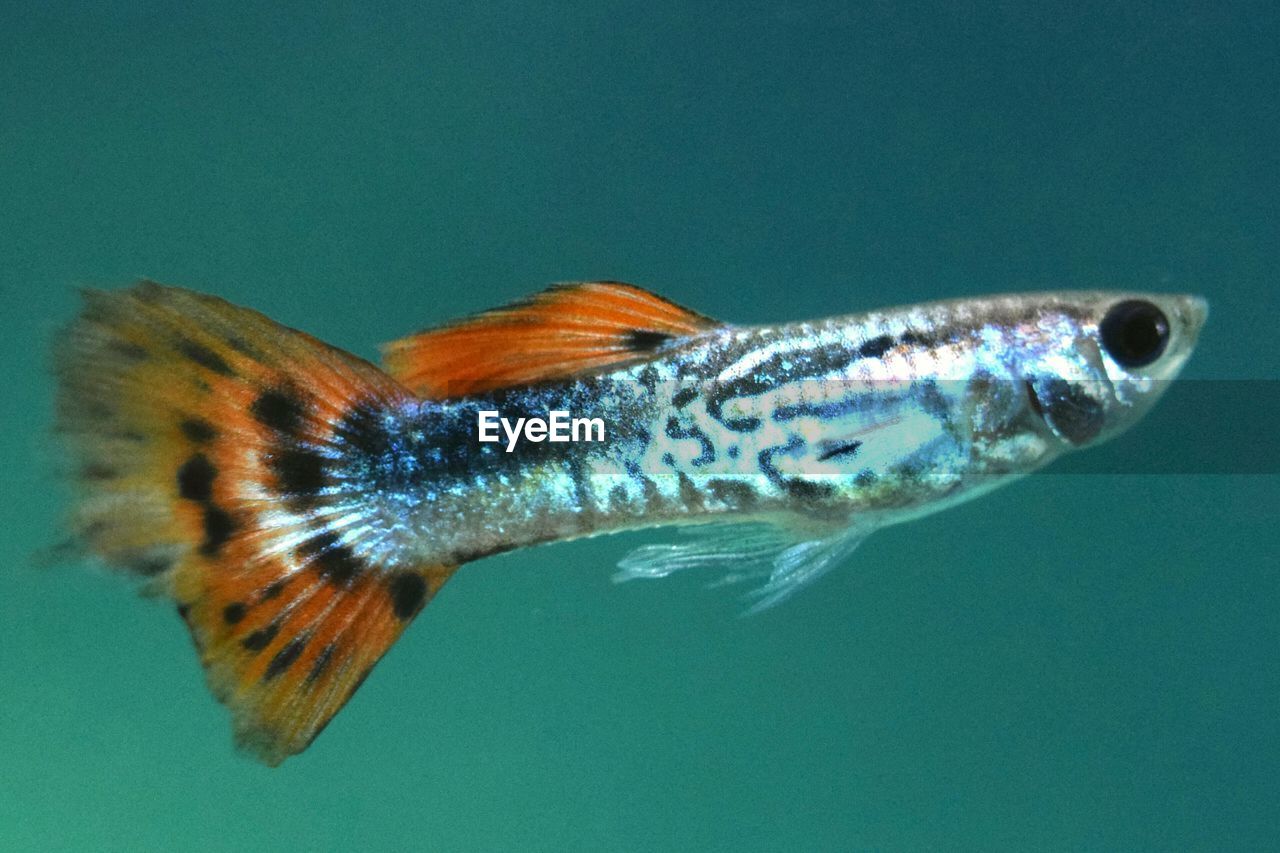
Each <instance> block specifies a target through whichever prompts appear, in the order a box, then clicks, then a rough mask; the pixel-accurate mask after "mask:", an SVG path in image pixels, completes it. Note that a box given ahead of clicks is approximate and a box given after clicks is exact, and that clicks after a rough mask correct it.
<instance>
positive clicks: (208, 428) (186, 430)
mask: <svg viewBox="0 0 1280 853" xmlns="http://www.w3.org/2000/svg"><path fill="white" fill-rule="evenodd" d="M179 428H180V429H181V430H182V434H183V435H185V436H186V437H187V438H188V439H190V440H191V441H194V442H195V443H196V444H207V443H209V442H210V441H213V440H214V439H215V438H217V437H218V431H217V430H216V429H214V428H213V425H212V424H210V423H209V422H208V421H206V420H203V419H201V418H187V419H186V420H184V421H183V422H182V423H181V424H179Z"/></svg>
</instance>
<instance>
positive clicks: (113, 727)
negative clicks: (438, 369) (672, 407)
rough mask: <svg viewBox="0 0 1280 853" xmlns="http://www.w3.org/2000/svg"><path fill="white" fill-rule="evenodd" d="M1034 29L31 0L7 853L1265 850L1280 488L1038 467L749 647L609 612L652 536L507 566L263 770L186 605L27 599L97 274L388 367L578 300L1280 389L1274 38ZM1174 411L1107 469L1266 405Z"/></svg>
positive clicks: (695, 9) (1183, 24)
mask: <svg viewBox="0 0 1280 853" xmlns="http://www.w3.org/2000/svg"><path fill="white" fill-rule="evenodd" d="M263 5H264V6H265V4H263ZM1044 5H1045V4H1037V5H1036V7H1035V10H1034V11H1033V10H1032V6H1031V4H1027V7H1026V8H1022V9H1020V8H1018V7H1017V6H1016V5H1010V4H1002V5H1000V6H998V7H991V8H980V7H975V6H973V5H971V4H952V3H932V4H897V3H875V4H860V3H837V2H832V3H785V4H784V3H757V2H752V3H731V4H720V3H685V4H658V5H656V6H655V5H654V4H650V3H634V4H619V3H601V2H594V3H580V4H567V3H565V4H536V3H512V2H493V3H468V4H406V5H382V6H380V7H379V8H378V9H377V10H372V11H371V10H369V9H366V8H364V7H362V6H360V5H357V4H351V5H349V6H340V5H337V4H325V5H324V8H322V9H310V10H308V11H302V9H301V8H299V10H296V11H293V12H287V11H264V10H263V9H254V8H251V7H248V6H241V5H231V4H227V5H223V4H218V5H211V6H203V7H201V8H199V9H194V10H192V9H186V8H183V9H180V8H179V7H178V6H172V7H169V6H166V5H163V4H91V5H90V4H86V5H84V6H83V7H79V8H76V7H74V5H62V6H61V7H60V8H59V9H57V10H55V9H53V8H46V7H45V6H39V7H38V6H37V4H7V5H6V6H5V7H4V8H3V10H0V309H2V314H3V323H4V335H3V336H0V347H2V348H3V364H5V365H6V366H7V370H6V372H5V380H6V381H5V390H4V395H3V399H4V404H3V405H4V409H3V422H4V427H5V428H4V429H3V430H2V431H0V448H2V452H3V459H4V460H5V468H4V474H3V489H4V493H3V500H0V513H2V515H0V564H2V565H3V571H0V684H3V688H2V692H0V849H3V850H27V849H32V850H35V849H41V850H43V849H82V850H99V849H112V850H138V849H163V850H173V849H193V850H194V849H209V850H251V849H278V850H287V849H305V850H325V849H330V850H350V849H367V850H379V849H404V848H409V849H415V848H425V849H442V850H535V849H543V850H735V851H737V850H782V849H787V850H846V849H880V850H917V849H925V848H934V849H972V850H1029V849H1046V850H1082V849H1089V850H1124V851H1128V850H1190V849H1203V850H1225V849H1239V850H1260V849H1268V848H1272V849H1274V847H1275V845H1276V838H1278V837H1280V807H1277V803H1278V802H1280V783H1278V782H1277V779H1280V725H1278V724H1277V711H1278V710H1280V665H1278V660H1280V632H1278V631H1277V627H1276V624H1277V614H1280V583H1278V581H1277V570H1276V563H1277V560H1276V557H1277V553H1278V551H1280V548H1278V547H1277V546H1278V545H1280V532H1278V531H1280V525H1277V522H1276V512H1277V508H1278V507H1280V500H1278V498H1280V488H1278V485H1277V477H1276V476H1274V475H1271V476H1242V475H1217V476H1214V475H1197V476H1175V475H1159V476H1156V475H1151V476H1133V475H1126V476H1104V475H1096V474H1095V475H1087V476H1085V475H1076V476H1051V475H1046V476H1038V477H1033V478H1030V479H1029V480H1027V481H1024V482H1021V483H1018V484H1016V485H1013V486H1011V487H1009V488H1008V489H1005V490H1003V491H1000V492H997V493H995V494H993V495H991V496H989V497H987V498H985V499H983V500H980V501H977V502H974V503H972V504H969V505H966V506H963V507H960V508H958V509H955V510H953V511H950V512H947V513H945V514H942V515H940V516H937V517H934V518H931V519H926V520H924V521H921V522H917V523H915V524H912V525H909V526H904V527H901V528H895V529H892V530H888V531H885V532H882V533H880V534H878V535H876V536H874V537H873V538H872V539H871V540H870V541H869V542H868V544H867V545H866V546H864V548H863V549H862V550H861V551H859V552H858V553H857V554H856V555H855V556H854V558H852V559H851V560H850V563H849V565H848V566H846V567H843V568H842V569H841V570H839V571H838V572H835V573H833V574H832V575H830V576H829V577H828V578H826V579H824V580H823V581H822V582H821V583H819V584H818V585H816V586H815V587H813V588H812V589H809V590H807V591H805V592H804V593H803V594H802V595H800V596H798V597H797V598H796V599H795V600H793V601H791V602H789V603H788V604H786V605H785V606H783V607H781V608H779V609H776V610H773V611H770V612H768V613H766V614H764V615H762V616H758V617H754V618H750V619H741V618H739V613H740V612H741V610H742V604H741V602H740V601H738V600H737V599H736V598H735V597H734V595H733V594H731V593H730V592H729V591H728V590H706V589H704V588H703V586H702V584H701V582H700V580H699V579H698V578H673V579H671V580H669V581H666V582H662V583H652V584H642V583H636V584H631V585H626V586H621V587H615V586H614V585H613V584H611V582H610V580H609V576H610V573H611V567H612V565H613V564H614V562H615V561H616V560H617V559H618V557H620V556H621V555H622V554H623V553H625V552H626V551H627V550H629V548H631V547H634V546H635V545H637V544H641V543H643V542H649V541H659V535H660V534H657V533H654V534H644V535H639V534H637V535H629V536H625V537H617V538H612V539H599V540H592V541H588V542H582V543H575V544H568V545H557V546H551V547H546V548H540V549H536V550H532V551H526V552H519V553H515V554H509V555H505V556H502V557H497V558H492V559H489V560H485V561H482V562H480V563H478V564H475V565H472V566H468V567H467V568H466V569H465V570H464V571H462V572H460V573H459V574H458V576H457V578H456V579H455V580H454V581H453V582H451V584H450V585H449V586H448V587H447V588H446V589H445V591H444V592H443V593H442V594H441V595H440V597H439V598H438V599H437V600H436V601H435V602H434V603H432V605H431V606H430V608H429V609H428V610H427V611H426V612H425V613H424V614H423V616H422V617H421V618H420V619H419V620H418V621H417V622H416V623H415V624H414V626H413V627H412V628H411V630H410V631H409V632H408V633H407V634H406V636H405V637H404V638H403V640H402V641H401V642H400V643H399V644H397V646H396V647H395V648H394V649H393V650H392V652H391V653H390V654H389V655H388V657H387V658H386V660H385V661H384V662H383V663H382V664H381V665H380V666H379V668H378V670H377V672H376V673H375V674H374V676H373V677H372V678H370V680H369V682H368V683H367V684H366V685H365V686H364V687H363V688H362V690H361V691H360V693H359V694H358V695H357V696H356V698H355V699H354V700H353V701H352V703H351V705H350V706H349V707H348V708H347V709H346V710H345V711H343V712H342V714H340V715H339V717H338V718H337V719H336V721H335V722H334V724H333V725H332V726H331V727H330V728H329V729H328V730H327V731H326V732H325V734H324V735H323V736H322V737H321V738H320V739H319V740H318V741H317V742H316V744H315V745H314V746H313V747H312V749H310V750H309V751H308V752H306V753H304V754H303V755H301V756H299V757H297V758H294V759H292V760H290V761H288V762H287V763H286V764H285V765H284V766H282V767H281V768H279V769H276V770H269V769H266V768H264V767H261V766H259V765H257V764H254V763H252V762H250V761H249V760H247V759H245V758H243V757H242V756H240V755H238V754H237V753H235V752H234V750H233V749H232V747H231V745H230V738H229V731H228V725H227V719H226V714H225V712H224V710H223V709H222V708H221V707H219V706H218V705H217V704H216V703H215V702H214V701H213V700H212V699H211V698H210V697H209V695H208V694H207V693H206V691H205V688H204V685H203V680H202V676H201V674H200V672H199V668H198V666H197V665H196V662H195V655H194V652H193V651H192V650H191V648H190V647H189V642H188V639H187V637H186V635H185V631H184V629H183V628H182V626H181V625H180V623H179V620H178V618H177V616H176V615H175V614H174V613H173V611H172V608H170V607H168V606H161V605H160V604H158V603H155V602H149V601H145V600H141V599H139V598H138V597H136V595H135V594H134V592H133V590H132V589H131V587H130V584H129V583H127V582H126V581H124V580H123V579H122V578H119V577H116V576H112V575H109V574H107V573H105V572H103V571H100V570H98V569H96V568H93V567H91V566H86V565H59V566H55V567H51V568H38V567H35V566H33V565H32V560H31V555H32V553H33V552H35V551H37V550H38V549H40V548H42V547H44V546H46V545H49V544H50V543H52V542H55V541H56V540H57V538H58V537H59V535H60V528H59V518H60V513H61V512H62V511H63V510H64V509H65V507H66V505H67V499H68V488H67V486H66V484H65V483H64V482H63V480H62V479H61V477H60V476H59V471H60V470H61V468H62V466H63V460H62V458H61V456H60V455H59V453H58V452H57V448H56V447H54V446H52V445H51V441H50V438H49V434H48V424H49V420H50V409H51V397H52V390H53V389H52V382H51V379H50V378H49V376H48V374H47V370H46V366H45V365H46V362H47V351H48V346H49V341H50V339H51V337H52V335H53V334H54V331H55V329H56V328H57V327H58V326H60V325H61V324H63V323H65V322H66V321H67V320H68V319H69V318H70V317H71V316H72V315H73V313H74V311H75V310H76V304H77V298H76V295H75V288H76V287H77V286H79V285H84V284H94V285H102V286H115V285H118V284H123V283H127V282H129V281H131V280H133V279H135V278H137V277H140V276H149V277H153V278H156V279H159V280H162V281H167V282H172V283H177V284H185V285H188V286H192V287H197V288H200V289H204V290H208V291H211V292H215V293H217V294H219V295H222V296H225V297H226V298H228V299H231V300H233V301H236V302H240V303H244V304H248V305H251V306H253V307H255V308H258V309H260V310H263V311H265V312H266V313H268V314H269V315H271V316H273V317H275V318H277V319H280V320H281V321H283V322H285V323H287V324H289V325H292V326H296V327H300V328H303V329H306V330H308V331H310V332H312V333H314V334H316V335H319V336H320V337H322V338H324V339H326V340H329V341H331V342H333V343H336V344H338V345H340V346H343V347H346V348H348V349H351V350H353V351H354V352H357V353H360V354H362V355H366V356H372V355H373V354H374V353H375V351H376V350H375V347H376V345H377V343H378V342H380V341H383V340H387V339H389V338H392V337H396V336H398V335H401V334H403V333H405V332H407V331H411V330H413V329H415V328H417V327H420V326H423V325H428V324H431V323H434V322H438V321H441V320H444V319H447V318H451V317H454V316H457V315H459V314H463V313H466V312H470V311H474V310H477V309H480V308H485V307H489V306H491V305H495V304H498V303H501V302H504V301H507V300H509V299H511V298H514V297H517V296H520V295H523V294H525V293H527V292H529V291H531V290H533V289H536V288H538V287H540V286H541V285H543V284H544V283H546V282H549V281H555V280H566V279H583V278H595V277H607V278H617V279H624V280H632V281H636V282H638V283H641V284H645V285H648V286H650V287H653V288H655V289H657V290H659V291H660V292H662V293H664V294H665V295H667V296H669V297H671V298H674V299H676V300H677V301H680V302H683V303H685V304H688V305H690V306H692V307H694V308H697V309H699V310H701V311H704V312H705V313H708V314H711V315H713V316H717V317H723V318H726V319H730V320H737V321H756V322H758V321H766V320H782V319H796V318H801V317H809V316H820V315H825V314H833V313H843V312H848V311H852V310H857V309H861V308H870V307H876V306H879V305H883V304H887V303H898V302H906V301H914V300H920V299H926V298H934V297H944V296H954V295H963V294H976V293H985V292H990V291H995V290H1012V289H1026V288H1056V287H1093V286H1120V287H1135V288H1144V289H1153V290H1156V289H1161V290H1191V291H1196V292H1200V293H1203V294H1205V295H1206V296H1208V297H1209V299H1210V301H1211V303H1212V307H1213V315H1212V317H1211V319H1210V322H1209V325H1208V327H1207V328H1206V331H1205V334H1204V337H1203V339H1202V342H1201V346H1200V349H1199V352H1198V353H1197V355H1196V356H1195V358H1194V359H1193V362H1192V363H1191V365H1190V367H1189V374H1190V375H1191V376H1192V377H1194V378H1198V379H1204V378H1254V379H1276V378H1278V377H1280V347H1278V346H1277V342H1276V340H1277V316H1280V294H1278V292H1277V269H1278V268H1280V203H1278V200H1280V179H1278V177H1277V176H1278V173H1280V172H1278V170H1280V155H1278V152H1280V108H1278V101H1277V95H1276V92H1277V91H1280V51H1277V47H1276V45H1277V44H1280V16H1278V15H1277V11H1276V7H1275V6H1274V4H1266V3H1225V4H1222V3H1215V4H1210V3H1203V4H1158V5H1150V6H1144V5H1141V4H1133V3H1130V4H1101V5H1096V6H1093V7H1091V8H1084V7H1080V6H1076V7H1074V8H1072V9H1070V10H1066V9H1063V10H1059V11H1045V10H1044V9H1042V8H1040V7H1041V6H1044ZM1259 387H1262V388H1264V389H1265V388H1266V387H1274V386H1259ZM1170 402H1172V401H1170ZM1272 409H1273V410H1274V406H1273V407H1272ZM1177 412H1178V408H1177V407H1176V406H1174V405H1168V406H1164V407H1162V408H1160V409H1158V410H1157V411H1156V412H1155V413H1154V414H1152V415H1151V417H1150V418H1149V419H1148V421H1147V422H1145V423H1144V424H1142V425H1141V426H1140V427H1139V428H1138V429H1137V430H1136V431H1135V432H1134V433H1131V434H1130V435H1129V436H1126V437H1125V438H1124V439H1122V441H1123V442H1125V444H1124V445H1122V446H1121V447H1123V448H1124V450H1125V452H1128V453H1131V454H1161V453H1162V448H1166V447H1170V446H1174V445H1173V443H1174V442H1177V446H1178V447H1179V448H1183V449H1186V448H1190V450H1189V451H1187V452H1191V453H1194V452H1195V448H1196V445H1197V443H1198V444H1200V445H1203V446H1205V447H1209V446H1212V445H1214V444H1216V443H1217V442H1219V441H1220V440H1221V435H1222V433H1219V431H1218V430H1216V429H1215V428H1214V424H1215V422H1218V423H1222V424H1228V423H1229V424H1234V425H1238V424H1242V423H1250V422H1251V421H1252V419H1253V418H1254V417H1255V416H1256V413H1255V410H1254V409H1253V408H1252V407H1250V406H1249V405H1248V400H1247V398H1246V399H1245V400H1244V403H1243V404H1242V405H1240V406H1239V407H1238V408H1235V409H1233V410H1223V411H1221V412H1218V413H1211V414H1213V415H1214V416H1213V417H1209V416H1205V413H1204V412H1201V413H1200V414H1201V417H1199V418H1197V419H1196V420H1195V430H1196V432H1195V434H1194V435H1193V436H1192V439H1193V440H1192V441H1188V440H1187V439H1188V436H1187V435H1186V434H1185V429H1186V427H1185V422H1184V421H1182V420H1181V419H1179V418H1178V417H1177ZM1273 434H1274V433H1273V431H1267V430H1260V431H1259V432H1258V433H1257V435H1260V436H1264V439H1263V440H1267V438H1266V437H1271V436H1273ZM1270 440H1272V441H1274V438H1271V439H1270ZM1238 443H1239V444H1240V446H1239V447H1238V448H1236V449H1235V450H1234V451H1233V452H1236V453H1238V454H1239V455H1240V456H1242V457H1243V458H1246V459H1248V458H1250V456H1251V454H1253V453H1255V452H1257V449H1258V448H1257V446H1256V445H1252V446H1251V445H1249V444H1247V443H1243V442H1238ZM1219 452H1220V451H1219ZM1192 467H1194V466H1192ZM1242 467H1243V468H1245V469H1247V468H1248V465H1247V464H1245V465H1243V466H1242Z"/></svg>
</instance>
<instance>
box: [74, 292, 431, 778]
mask: <svg viewBox="0 0 1280 853" xmlns="http://www.w3.org/2000/svg"><path fill="white" fill-rule="evenodd" d="M56 355H57V360H56V364H57V372H58V379H59V389H58V400H57V404H58V424H59V429H60V431H61V432H62V433H63V434H64V435H66V436H67V437H68V438H69V440H70V442H71V444H72V446H73V448H74V449H75V451H76V453H77V456H78V459H79V463H80V484H81V486H82V496H81V500H80V502H79V504H78V506H77V509H76V513H75V517H74V524H75V527H76V532H77V533H78V535H79V537H80V538H81V540H82V541H83V542H84V543H85V544H86V545H87V546H88V548H89V550H91V551H92V552H94V553H96V554H97V555H98V556H100V557H102V558H103V559H104V560H106V561H107V562H109V563H111V564H112V565H115V566H117V567H120V568H122V569H125V570H127V571H130V572H133V573H136V574H139V575H144V576H147V577H150V578H152V588H153V589H154V591H156V592H159V593H162V594H166V595H169V596H171V597H172V598H173V600H174V601H175V603H176V604H177V607H178V612H179V613H180V614H181V615H182V616H183V618H184V619H185V620H186V622H187V625H188V627H189V628H190V630H191V634H192V637H193V639H194V641H195V643H196V646H197V648H198V649H199V652H200V658H201V662H202V663H203V664H204V666H205V668H206V674H207V677H208V681H209V685H210V688H211V689H212V690H213V692H214V693H215V695H217V697H218V698H219V699H221V700H222V701H224V702H226V703H227V704H228V706H230V708H231V711H232V715H233V717H234V720H235V728H236V732H237V737H238V739H239V741H240V742H241V743H242V744H243V745H244V746H245V747H247V748H248V749H250V750H251V751H253V752H254V753H255V754H256V755H257V756H258V757H259V758H261V759H262V760H263V761H266V762H267V763H269V764H277V763H279V762H280V761H281V760H283V759H284V758H285V757H287V756H288V755H290V754H293V753H296V752H298V751H300V750H301V749H303V748H305V747H306V745H307V744H308V743H310V742H311V740H312V739H313V738H314V737H315V735H316V734H317V733H318V732H319V731H320V730H321V728H323V727H324V725H325V724H326V723H327V722H328V721H329V719H330V718H331V717H332V716H333V714H334V713H336V712H337V711H338V710H339V709H340V708H341V707H342V705H343V704H344V703H345V702H346V701H347V699H348V698H349V697H350V696H351V694H352V693H353V692H354V691H355V689H356V688H357V687H358V686H359V684H360V682H361V680H362V679H363V677H364V676H365V675H366V674H367V673H368V671H369V669H370V668H371V667H372V666H373V665H374V663H376V662H377V661H378V659H379V658H381V657H382V655H383V653H384V652H386V650H387V649H388V648H389V647H390V645H391V644H392V643H393V642H394V641H395V640H396V638H397V637H398V636H399V635H400V633H401V631H403V630H404V628H405V626H406V625H407V624H408V623H409V621H410V620H411V619H412V618H413V616H414V615H416V614H417V612H418V610H419V609H420V608H421V607H422V606H423V605H424V604H425V603H426V602H427V601H428V600H429V599H430V598H431V596H432V595H433V594H434V593H435V591H436V590H437V589H439V587H440V585H442V584H443V583H444V581H445V579H446V578H448V576H449V574H450V573H451V572H452V571H453V567H450V566H419V565H414V564H412V563H409V562H406V559H405V555H403V554H400V553H398V552H397V549H396V548H395V546H394V541H393V539H392V537H391V535H390V531H389V529H388V524H387V522H386V520H385V519H382V518H378V517H374V516H372V515H371V514H370V510H369V509H368V502H367V500H366V499H365V497H364V496H362V494H360V489H361V488H362V484H361V482H359V481H358V479H353V477H352V476H351V474H350V471H351V469H352V467H353V466H351V465H348V464H346V463H347V462H349V461H351V460H352V459H366V458H368V457H370V456H371V455H376V454H379V453H381V452H382V450H381V449H382V448H384V447H386V446H387V443H388V439H387V433H386V429H387V427H386V419H387V418H388V417H390V416H391V415H392V413H394V412H395V411H397V410H398V409H399V408H400V407H403V406H405V405H407V404H412V402H413V400H414V398H413V396H412V395H411V394H410V393H409V392H408V391H406V390H405V389H403V388H402V387H401V386H399V385H398V384H397V383H396V382H395V381H394V380H392V379H391V378H390V377H388V376H386V375H385V374H383V373H382V372H381V371H379V370H378V369H377V368H375V367H373V366H372V365H370V364H368V363H366V362H364V361H362V360H360V359H358V358H356V357H354V356H351V355H349V354H347V353H344V352H342V351H341V350H338V349H335V348H333V347H330V346H327V345H325V344H323V343H321V342H320V341H318V340H316V339H315V338H312V337H310V336H308V335H305V334H303V333H301V332H297V331H294V330H292V329H288V328H285V327H283V326H280V325H279V324H277V323H274V322H272V321H271V320H268V319H267V318H266V317H264V316H262V315H261V314H258V313H256V312H254V311H249V310H247V309H244V308H238V307H236V306H233V305H231V304H229V303H227V302H224V301H223V300H220V299H216V298H214V297H210V296H203V295H200V294H196V293H192V292H189V291H185V290H180V289H177V288H169V287H162V286H160V285H157V284H151V283H143V284H141V285H138V286H136V287H134V288H131V289H129V290H126V291H120V292H116V293H99V292H89V293H86V294H85V307H84V310H83V312H82V314H81V315H80V317H79V318H78V319H77V320H76V321H75V323H73V324H72V326H71V327H70V328H69V329H68V330H67V331H66V332H65V333H64V334H63V335H62V337H61V338H60V340H59V342H58V348H57V353H56ZM362 454H363V455H362ZM355 467H359V466H355ZM366 467H367V466H366Z"/></svg>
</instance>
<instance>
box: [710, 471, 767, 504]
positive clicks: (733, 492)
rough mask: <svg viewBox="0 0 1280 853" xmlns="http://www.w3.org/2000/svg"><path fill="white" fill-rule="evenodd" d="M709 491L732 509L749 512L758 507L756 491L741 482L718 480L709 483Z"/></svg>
mask: <svg viewBox="0 0 1280 853" xmlns="http://www.w3.org/2000/svg"><path fill="white" fill-rule="evenodd" d="M707 491H709V492H711V496H712V497H713V498H715V499H716V500H718V501H720V502H721V503H723V504H725V505H726V506H728V507H730V508H731V509H735V510H749V509H751V508H752V507H754V506H755V505H756V498H757V495H756V490H755V489H753V488H752V487H751V485H750V484H748V483H744V482H742V481H740V480H729V479H721V478H717V479H714V480H711V481H710V482H708V483H707Z"/></svg>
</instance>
